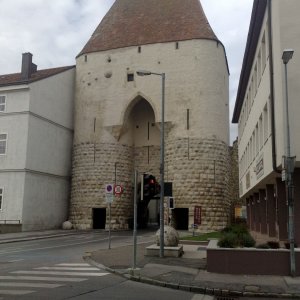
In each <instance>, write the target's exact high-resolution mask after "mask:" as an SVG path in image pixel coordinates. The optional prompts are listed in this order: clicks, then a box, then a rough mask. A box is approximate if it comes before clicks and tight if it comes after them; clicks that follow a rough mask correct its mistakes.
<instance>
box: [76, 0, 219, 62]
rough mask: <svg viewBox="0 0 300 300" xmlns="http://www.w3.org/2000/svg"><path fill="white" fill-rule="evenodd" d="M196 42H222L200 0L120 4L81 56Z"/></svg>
mask: <svg viewBox="0 0 300 300" xmlns="http://www.w3.org/2000/svg"><path fill="white" fill-rule="evenodd" d="M192 39H211V40H218V38H217V37H216V35H215V34H214V32H213V30H212V28H211V27H210V25H209V23H208V20H207V18H206V16H205V14H204V11H203V9H202V6H201V4H200V2H199V0H116V1H115V3H114V4H113V6H112V7H111V9H110V10H109V12H108V13H107V14H106V16H105V17H104V18H103V20H102V21H101V23H100V24H99V25H98V27H97V28H96V30H95V31H94V33H93V35H92V37H91V38H90V40H89V41H88V42H87V44H86V45H85V46H84V48H83V49H82V51H81V52H80V54H79V55H78V56H80V55H82V54H86V53H91V52H98V51H105V50H111V49H117V48H124V47H129V46H138V45H146V44H155V43H164V42H172V41H184V40H192Z"/></svg>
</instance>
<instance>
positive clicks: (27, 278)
mask: <svg viewBox="0 0 300 300" xmlns="http://www.w3.org/2000/svg"><path fill="white" fill-rule="evenodd" d="M0 280H36V281H62V282H64V281H65V282H80V281H85V280H87V278H67V277H66V278H65V277H41V276H18V275H16V276H0Z"/></svg>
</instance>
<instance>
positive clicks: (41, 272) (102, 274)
mask: <svg viewBox="0 0 300 300" xmlns="http://www.w3.org/2000/svg"><path fill="white" fill-rule="evenodd" d="M11 273H13V274H35V275H70V276H88V277H89V276H95V277H96V276H98V277H100V276H105V275H109V273H93V272H54V271H14V272H11Z"/></svg>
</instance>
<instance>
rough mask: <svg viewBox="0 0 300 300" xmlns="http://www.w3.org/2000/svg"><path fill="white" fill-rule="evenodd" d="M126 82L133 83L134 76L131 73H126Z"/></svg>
mask: <svg viewBox="0 0 300 300" xmlns="http://www.w3.org/2000/svg"><path fill="white" fill-rule="evenodd" d="M127 81H128V82H129V81H134V74H133V73H128V74H127Z"/></svg>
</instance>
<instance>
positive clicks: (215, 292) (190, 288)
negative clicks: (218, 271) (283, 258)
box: [83, 253, 300, 299]
mask: <svg viewBox="0 0 300 300" xmlns="http://www.w3.org/2000/svg"><path fill="white" fill-rule="evenodd" d="M83 260H84V261H86V262H88V263H90V264H91V265H93V266H95V267H98V268H100V269H104V270H106V271H108V272H110V273H113V274H116V275H119V276H122V277H124V278H126V279H128V280H132V281H136V282H141V283H145V284H150V285H155V286H159V287H165V288H170V289H174V290H181V291H186V292H192V293H197V294H204V295H210V296H218V297H258V298H263V297H264V298H274V299H276V298H283V299H300V294H290V293H282V294H280V293H278V294H277V293H264V292H241V291H235V290H225V289H218V288H210V287H206V286H196V285H183V284H177V283H171V282H165V281H160V280H155V279H151V278H148V277H143V276H136V275H131V274H129V273H128V272H129V269H122V270H118V269H111V268H109V267H106V266H104V265H103V264H100V263H98V262H96V261H94V260H93V259H92V258H91V253H87V254H86V255H84V256H83ZM133 272H134V271H133Z"/></svg>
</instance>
